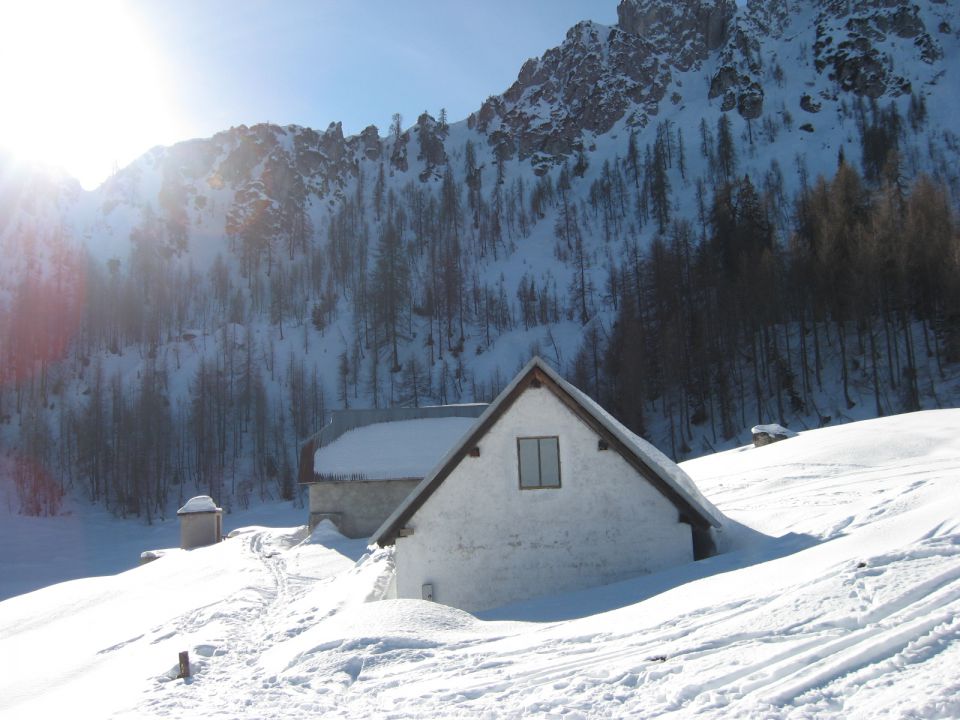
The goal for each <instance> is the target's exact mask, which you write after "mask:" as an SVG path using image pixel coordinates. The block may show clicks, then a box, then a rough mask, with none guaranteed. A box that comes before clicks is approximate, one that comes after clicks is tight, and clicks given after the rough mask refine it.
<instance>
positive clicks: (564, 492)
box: [396, 388, 693, 611]
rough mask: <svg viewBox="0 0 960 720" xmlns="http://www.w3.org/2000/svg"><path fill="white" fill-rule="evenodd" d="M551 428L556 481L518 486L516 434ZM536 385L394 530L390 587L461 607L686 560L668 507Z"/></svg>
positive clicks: (685, 534) (683, 529)
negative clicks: (403, 528) (403, 531)
mask: <svg viewBox="0 0 960 720" xmlns="http://www.w3.org/2000/svg"><path fill="white" fill-rule="evenodd" d="M547 435H557V436H559V438H560V473H561V487H560V488H556V489H552V488H551V489H536V490H527V489H524V490H521V489H520V484H519V479H518V470H517V438H518V437H524V436H547ZM597 440H598V437H597V435H596V434H595V433H594V432H593V431H592V430H591V429H590V428H589V427H587V426H586V425H585V424H584V423H583V422H582V421H580V420H579V419H578V418H577V417H576V416H575V415H573V413H572V412H570V411H569V410H568V409H567V408H566V407H565V406H564V405H563V404H562V403H561V402H560V401H559V400H558V399H557V398H556V397H555V396H554V395H553V394H552V393H551V392H550V391H549V390H547V389H546V388H539V389H533V388H531V389H528V390H526V391H525V392H524V393H523V394H522V395H521V396H520V397H519V398H518V399H517V401H516V402H515V403H514V405H513V406H512V407H511V408H509V409H508V411H507V412H506V413H505V414H504V415H503V416H502V417H501V418H500V419H499V420H498V421H497V422H496V424H495V425H494V426H493V427H492V428H491V429H490V431H489V432H488V433H487V435H486V436H485V437H484V438H483V440H482V441H481V444H480V457H477V458H473V457H467V458H464V460H463V461H462V462H461V463H460V464H459V465H458V466H457V468H456V469H455V470H454V471H453V472H452V473H451V474H450V475H449V476H448V477H447V479H446V480H445V481H444V483H443V484H442V485H441V486H440V487H439V488H438V489H437V490H436V491H435V492H434V493H433V494H432V495H431V496H430V497H429V498H428V499H427V500H426V502H425V503H424V504H423V506H422V507H421V508H420V509H419V510H418V511H417V513H416V514H415V515H414V517H413V518H412V519H411V520H410V521H409V522H408V523H407V527H408V528H412V529H413V531H414V534H413V535H411V536H409V537H399V538H397V540H396V569H397V576H396V581H397V596H398V597H401V598H419V597H421V592H422V586H423V585H424V584H425V583H430V584H432V585H433V592H434V600H436V601H437V602H441V603H444V604H447V605H453V606H455V607H459V608H462V609H464V610H469V611H478V610H485V609H488V608H491V607H497V606H499V605H503V604H506V603H508V602H512V601H515V600H522V599H526V598H530V597H535V596H537V595H543V594H549V593H554V592H560V591H564V590H573V589H578V588H584V587H589V586H592V585H600V584H605V583H609V582H614V581H616V580H621V579H624V578H627V577H631V576H634V575H638V574H642V573H648V572H653V571H656V570H659V569H662V568H665V567H669V566H672V565H678V564H682V563H687V562H692V560H693V541H692V534H691V530H690V526H689V525H686V524H682V523H680V522H678V512H677V510H676V508H675V507H674V506H673V505H672V504H671V503H670V502H669V501H668V500H667V499H666V498H664V497H663V496H662V495H661V494H660V493H659V492H658V491H657V490H656V489H655V488H653V487H652V486H651V485H650V484H649V483H648V482H647V481H646V480H645V479H643V478H642V477H641V476H639V475H638V474H637V473H636V472H635V471H634V470H633V469H632V468H631V467H630V466H629V465H628V464H627V462H626V461H625V460H624V459H623V458H622V457H621V456H620V455H618V454H617V453H616V452H614V451H612V450H605V451H601V450H598V449H597Z"/></svg>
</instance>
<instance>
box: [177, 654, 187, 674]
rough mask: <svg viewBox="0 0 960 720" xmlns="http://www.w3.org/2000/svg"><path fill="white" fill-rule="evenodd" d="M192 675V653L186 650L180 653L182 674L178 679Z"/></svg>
mask: <svg viewBox="0 0 960 720" xmlns="http://www.w3.org/2000/svg"><path fill="white" fill-rule="evenodd" d="M188 677H190V653H189V652H188V651H186V650H184V651H183V652H182V653H180V674H179V675H177V679H178V680H179V679H180V678H188Z"/></svg>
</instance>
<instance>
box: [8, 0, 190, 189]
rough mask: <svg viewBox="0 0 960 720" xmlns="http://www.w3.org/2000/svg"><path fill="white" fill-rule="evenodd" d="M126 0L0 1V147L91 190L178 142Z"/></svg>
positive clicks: (154, 60)
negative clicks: (160, 146)
mask: <svg viewBox="0 0 960 720" xmlns="http://www.w3.org/2000/svg"><path fill="white" fill-rule="evenodd" d="M133 10H134V8H133V7H131V5H130V4H129V3H124V2H120V0H90V1H89V2H88V1H84V2H77V1H76V0H25V1H23V2H6V1H4V2H0V67H2V68H3V72H2V73H0V103H2V106H3V110H2V111H0V145H3V146H5V147H6V148H7V149H8V150H9V151H10V152H11V153H12V154H13V155H14V156H15V157H17V158H19V159H22V160H26V161H36V162H41V163H44V164H47V165H51V166H57V167H61V168H63V169H64V170H65V171H66V172H68V173H69V174H71V175H73V176H74V177H76V178H77V179H78V180H79V181H80V183H81V184H82V185H83V186H84V187H86V188H91V187H95V186H96V185H98V184H99V183H101V182H102V181H103V180H104V179H106V177H107V176H108V175H109V174H110V172H111V169H112V168H113V167H115V166H117V165H121V166H122V165H124V164H126V163H128V162H130V161H131V160H133V159H134V158H135V157H137V156H138V155H140V154H142V153H143V152H145V151H146V150H148V149H149V148H150V147H152V146H154V145H157V144H161V143H168V142H172V141H174V140H177V139H179V138H180V123H179V120H178V117H177V112H176V109H175V108H174V107H173V104H172V102H171V100H170V96H171V93H170V91H169V85H168V82H169V81H168V79H167V78H166V77H165V72H164V71H165V68H164V66H163V63H162V62H161V59H160V58H159V56H158V54H157V53H156V52H155V51H154V50H153V48H152V47H151V42H150V37H149V34H148V33H147V32H146V31H145V28H143V27H142V26H141V25H140V24H139V23H138V21H137V18H136V16H135V13H134V11H133Z"/></svg>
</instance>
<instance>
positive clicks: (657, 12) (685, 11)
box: [617, 0, 737, 70]
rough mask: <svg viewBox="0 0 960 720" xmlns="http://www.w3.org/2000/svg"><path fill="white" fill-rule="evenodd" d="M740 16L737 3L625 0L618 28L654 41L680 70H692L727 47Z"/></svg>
mask: <svg viewBox="0 0 960 720" xmlns="http://www.w3.org/2000/svg"><path fill="white" fill-rule="evenodd" d="M736 14H737V5H736V2H734V0H676V1H675V2H665V0H621V2H620V5H619V6H618V7H617V18H618V23H617V26H618V27H619V28H620V29H621V30H623V31H624V32H628V33H631V34H633V35H638V36H640V37H642V38H644V39H646V40H647V41H648V42H651V43H652V44H653V45H654V47H655V48H656V52H659V53H666V54H667V55H668V56H669V57H670V58H671V61H672V63H673V65H674V66H675V67H677V68H678V69H680V70H688V69H690V67H692V66H693V65H695V64H696V63H699V62H701V61H703V60H705V59H706V58H707V56H708V55H709V53H710V52H711V51H713V50H717V49H718V48H720V47H722V46H723V45H724V43H725V42H726V41H727V37H728V35H729V31H730V23H731V20H732V19H733V18H734V16H735V15H736Z"/></svg>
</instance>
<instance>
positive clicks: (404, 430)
mask: <svg viewBox="0 0 960 720" xmlns="http://www.w3.org/2000/svg"><path fill="white" fill-rule="evenodd" d="M486 407H487V406H486V405H485V404H469V405H437V406H433V407H421V408H382V409H373V410H336V411H334V412H333V415H332V418H331V421H330V423H329V424H328V425H326V426H325V427H324V428H323V429H322V430H321V431H320V432H319V433H318V434H317V435H316V436H314V437H313V438H311V439H310V440H309V441H308V442H307V443H306V444H305V445H304V446H303V448H302V449H301V454H300V483H301V484H304V485H308V486H309V488H310V519H309V523H310V527H311V528H313V527H315V526H316V525H317V523H319V522H320V521H321V520H330V521H331V522H333V524H334V525H336V526H337V529H338V530H339V531H340V532H341V533H343V534H344V535H345V536H347V537H350V538H365V537H370V535H371V534H372V533H373V531H374V530H376V529H377V528H378V527H380V525H381V523H383V521H384V520H386V518H387V516H389V515H390V513H392V512H393V511H394V510H395V509H396V508H397V507H398V506H399V505H400V504H401V503H402V502H403V501H404V500H405V499H406V497H407V495H409V494H410V492H411V491H412V490H413V489H414V488H415V487H416V486H417V484H418V483H419V482H420V481H421V480H422V479H423V478H424V476H425V475H426V474H427V473H428V472H429V471H430V470H431V469H432V468H433V466H434V465H436V463H437V462H438V461H439V460H440V459H441V458H442V457H443V456H444V455H445V454H446V452H447V451H448V450H449V449H450V448H451V447H452V446H453V444H454V443H455V442H456V441H457V440H458V439H459V438H460V437H461V436H462V435H463V434H464V433H466V432H467V431H468V430H469V429H470V427H471V426H472V425H473V423H474V422H475V420H476V418H477V417H478V416H479V415H480V414H481V413H482V412H483V411H484V409H485V408H486Z"/></svg>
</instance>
